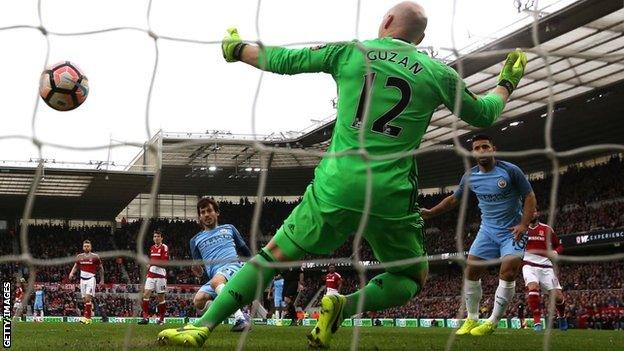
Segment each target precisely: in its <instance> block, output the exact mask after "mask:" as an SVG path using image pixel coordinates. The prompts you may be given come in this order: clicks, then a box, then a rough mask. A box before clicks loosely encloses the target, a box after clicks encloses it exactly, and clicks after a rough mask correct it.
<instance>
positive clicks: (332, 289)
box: [325, 288, 340, 295]
mask: <svg viewBox="0 0 624 351" xmlns="http://www.w3.org/2000/svg"><path fill="white" fill-rule="evenodd" d="M325 295H340V293H339V292H338V290H336V289H334V288H327V291H326V292H325Z"/></svg>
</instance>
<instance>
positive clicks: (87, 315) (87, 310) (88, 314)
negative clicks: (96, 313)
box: [84, 302, 93, 319]
mask: <svg viewBox="0 0 624 351" xmlns="http://www.w3.org/2000/svg"><path fill="white" fill-rule="evenodd" d="M92 306H93V304H91V302H87V303H85V304H84V308H85V310H84V317H85V318H86V319H91V307H92Z"/></svg>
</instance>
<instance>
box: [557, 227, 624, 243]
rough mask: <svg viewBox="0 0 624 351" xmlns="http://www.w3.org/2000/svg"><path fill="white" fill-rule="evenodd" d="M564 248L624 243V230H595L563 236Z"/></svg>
mask: <svg viewBox="0 0 624 351" xmlns="http://www.w3.org/2000/svg"><path fill="white" fill-rule="evenodd" d="M560 239H561V244H563V247H575V246H593V245H605V244H607V245H608V244H617V243H623V242H624V228H619V229H609V230H595V231H592V232H589V233H581V234H570V235H562V236H561V237H560Z"/></svg>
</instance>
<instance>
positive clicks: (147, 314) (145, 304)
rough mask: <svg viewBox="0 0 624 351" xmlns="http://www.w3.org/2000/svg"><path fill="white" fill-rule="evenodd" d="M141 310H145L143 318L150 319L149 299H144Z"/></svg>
mask: <svg viewBox="0 0 624 351" xmlns="http://www.w3.org/2000/svg"><path fill="white" fill-rule="evenodd" d="M141 309H142V310H143V318H148V317H149V299H147V300H146V299H143V303H141Z"/></svg>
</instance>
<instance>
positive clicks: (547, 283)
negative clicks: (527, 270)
mask: <svg viewBox="0 0 624 351" xmlns="http://www.w3.org/2000/svg"><path fill="white" fill-rule="evenodd" d="M541 271H542V275H541V276H540V284H541V285H542V286H543V287H544V289H545V290H546V291H548V295H549V297H550V296H554V299H555V309H556V311H557V321H558V324H559V329H561V330H568V320H567V319H566V318H565V298H564V296H563V291H562V290H561V285H560V284H559V279H557V275H556V274H555V270H554V269H553V268H543V269H542V270H541ZM549 301H550V299H549Z"/></svg>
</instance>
